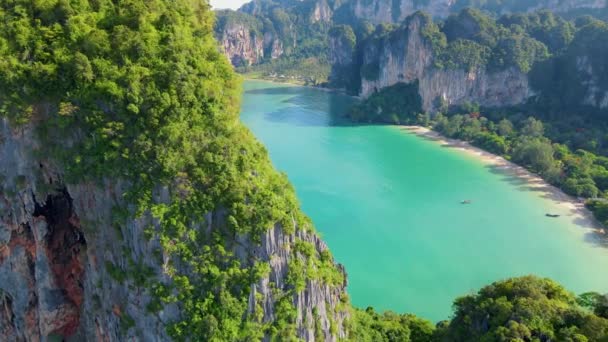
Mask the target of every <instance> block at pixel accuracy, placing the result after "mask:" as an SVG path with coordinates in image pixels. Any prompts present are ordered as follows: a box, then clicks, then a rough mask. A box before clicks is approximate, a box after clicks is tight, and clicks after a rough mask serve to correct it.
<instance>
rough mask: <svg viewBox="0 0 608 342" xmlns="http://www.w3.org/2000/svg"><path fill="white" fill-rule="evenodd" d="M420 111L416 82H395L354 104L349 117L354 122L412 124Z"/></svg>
mask: <svg viewBox="0 0 608 342" xmlns="http://www.w3.org/2000/svg"><path fill="white" fill-rule="evenodd" d="M421 112H422V100H421V99H420V95H419V94H418V82H413V83H411V84H405V83H397V84H395V85H393V86H390V87H386V88H382V89H381V90H380V91H379V92H376V93H374V94H372V95H371V96H370V97H369V98H367V99H365V101H363V102H362V103H360V104H358V105H356V106H354V107H353V108H352V109H351V110H350V112H349V115H350V118H351V119H352V120H353V121H355V122H384V123H391V124H397V125H398V124H413V123H415V122H417V120H418V113H421Z"/></svg>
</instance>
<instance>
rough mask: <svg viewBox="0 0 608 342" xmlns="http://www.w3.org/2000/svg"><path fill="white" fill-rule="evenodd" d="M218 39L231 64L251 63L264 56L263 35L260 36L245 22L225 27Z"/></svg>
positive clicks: (242, 64)
mask: <svg viewBox="0 0 608 342" xmlns="http://www.w3.org/2000/svg"><path fill="white" fill-rule="evenodd" d="M218 41H219V42H220V44H221V48H222V51H224V54H225V55H226V57H228V59H229V60H230V62H232V65H235V66H244V65H252V64H256V63H258V62H259V61H261V60H262V59H263V58H264V45H265V44H264V43H265V37H260V36H259V35H258V34H257V33H255V32H254V31H252V30H251V28H249V27H247V26H246V25H245V24H234V25H230V26H227V27H225V28H224V30H223V31H222V34H221V36H220V37H218Z"/></svg>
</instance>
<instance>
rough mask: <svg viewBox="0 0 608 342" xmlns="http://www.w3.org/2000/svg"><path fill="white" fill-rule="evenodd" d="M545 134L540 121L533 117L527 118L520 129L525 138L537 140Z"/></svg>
mask: <svg viewBox="0 0 608 342" xmlns="http://www.w3.org/2000/svg"><path fill="white" fill-rule="evenodd" d="M544 133H545V128H544V126H543V123H542V122H541V121H540V120H536V119H535V118H533V117H529V118H527V119H526V120H525V121H524V122H523V125H522V127H521V134H522V135H525V136H527V137H532V138H539V137H542V136H543V134H544Z"/></svg>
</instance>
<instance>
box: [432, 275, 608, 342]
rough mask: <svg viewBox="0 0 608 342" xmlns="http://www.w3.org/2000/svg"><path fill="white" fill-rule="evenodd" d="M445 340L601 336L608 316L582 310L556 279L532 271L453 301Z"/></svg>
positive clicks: (607, 334)
mask: <svg viewBox="0 0 608 342" xmlns="http://www.w3.org/2000/svg"><path fill="white" fill-rule="evenodd" d="M454 310H455V313H454V318H453V319H452V321H451V322H450V324H449V325H448V326H447V327H444V328H443V331H439V332H438V334H437V335H443V340H444V341H463V342H467V341H542V340H555V341H587V340H589V341H597V340H600V339H605V338H607V337H608V320H606V319H604V318H601V317H598V316H596V315H594V314H593V313H590V312H588V311H585V310H583V309H582V308H581V307H580V306H579V305H578V304H577V301H576V297H575V296H574V295H573V294H571V293H570V292H568V291H566V290H565V289H564V288H563V287H561V286H560V285H559V284H557V283H556V282H554V281H552V280H549V279H541V278H537V277H534V276H527V277H521V278H513V279H507V280H503V281H499V282H495V283H493V284H491V285H489V286H486V287H484V288H482V289H481V290H480V291H479V292H478V293H477V294H474V295H468V296H465V297H461V298H458V299H457V300H456V301H455V302H454ZM438 329H442V328H441V327H439V328H438Z"/></svg>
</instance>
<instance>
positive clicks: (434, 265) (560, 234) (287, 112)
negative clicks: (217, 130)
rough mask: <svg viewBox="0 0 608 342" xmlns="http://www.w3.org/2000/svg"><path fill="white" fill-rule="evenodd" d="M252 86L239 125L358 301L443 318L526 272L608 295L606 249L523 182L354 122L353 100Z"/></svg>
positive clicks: (301, 90)
mask: <svg viewBox="0 0 608 342" xmlns="http://www.w3.org/2000/svg"><path fill="white" fill-rule="evenodd" d="M244 88H245V89H244V99H243V104H242V113H241V119H242V121H243V122H244V123H245V125H247V126H248V127H249V128H250V129H251V130H252V131H253V132H254V133H255V135H256V136H257V138H258V139H259V140H261V141H262V142H263V143H264V145H265V146H266V148H267V149H268V151H269V153H270V157H271V159H272V161H273V163H274V165H275V166H276V167H277V168H278V169H279V170H281V171H284V172H286V173H287V175H288V177H289V179H290V180H291V182H292V183H293V184H294V185H295V188H296V191H297V194H298V197H299V199H300V201H301V203H302V207H303V209H304V211H305V212H306V214H307V215H308V216H310V217H311V218H312V220H313V221H314V223H315V225H316V228H317V230H318V231H319V232H320V233H321V235H322V236H323V238H324V239H325V241H326V242H327V243H328V245H329V247H330V248H331V250H332V252H333V254H334V256H335V257H336V259H337V260H338V261H339V262H341V263H343V264H344V265H345V266H346V270H347V272H348V278H349V286H348V292H349V294H350V296H351V299H352V302H353V303H354V304H355V305H356V306H359V307H366V306H370V305H371V306H374V307H376V308H377V309H380V310H384V309H391V310H394V311H398V312H411V313H415V314H417V315H420V316H423V317H425V318H428V319H431V320H435V321H438V320H441V319H446V318H448V317H449V316H450V314H451V305H452V302H453V300H454V299H455V298H456V297H458V296H460V295H464V294H467V293H471V292H473V291H476V290H478V289H479V288H480V287H481V286H483V285H486V284H489V283H491V282H492V281H495V280H499V279H503V278H506V277H512V276H521V275H526V274H537V275H540V276H547V277H551V278H553V279H555V280H557V281H559V282H561V283H562V284H564V285H565V286H566V287H568V288H569V289H570V290H572V291H575V292H577V293H581V292H584V291H591V290H594V291H600V292H608V249H606V248H605V247H601V246H599V244H598V243H597V242H594V241H596V239H595V238H594V234H593V233H592V232H591V231H590V230H589V229H587V228H586V227H584V226H581V225H579V222H577V220H576V219H574V218H573V217H572V216H570V215H571V213H569V212H568V211H567V210H564V209H562V208H560V207H559V206H558V205H557V204H556V202H554V201H553V200H551V199H549V198H544V197H543V196H542V194H541V193H539V192H535V191H533V190H531V189H530V188H529V187H527V186H526V184H524V183H522V182H521V181H519V180H518V179H514V178H512V177H510V176H508V175H506V174H504V173H501V172H500V171H499V170H496V169H495V168H493V167H491V166H488V165H485V164H484V163H483V162H481V161H479V160H477V159H475V158H474V157H471V156H469V155H467V154H465V153H463V152H460V151H455V150H452V149H450V148H446V147H442V146H441V145H440V144H438V143H435V142H432V141H427V140H425V139H423V138H419V137H416V136H414V135H411V134H407V133H404V132H402V131H400V130H399V129H398V128H396V127H388V126H353V125H349V124H348V122H345V121H344V120H343V119H340V117H341V116H342V114H343V113H344V111H345V110H346V109H347V108H348V106H349V105H350V104H351V103H352V99H351V98H348V97H345V96H341V95H338V94H335V93H330V92H324V91H321V90H317V89H311V88H303V87H295V86H286V85H279V84H274V83H269V82H260V81H247V82H245V85H244ZM463 199H471V200H472V201H473V203H472V204H471V205H462V204H460V201H462V200H463ZM548 212H551V213H559V214H561V215H562V217H560V218H557V219H552V218H547V217H545V213H548Z"/></svg>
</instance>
